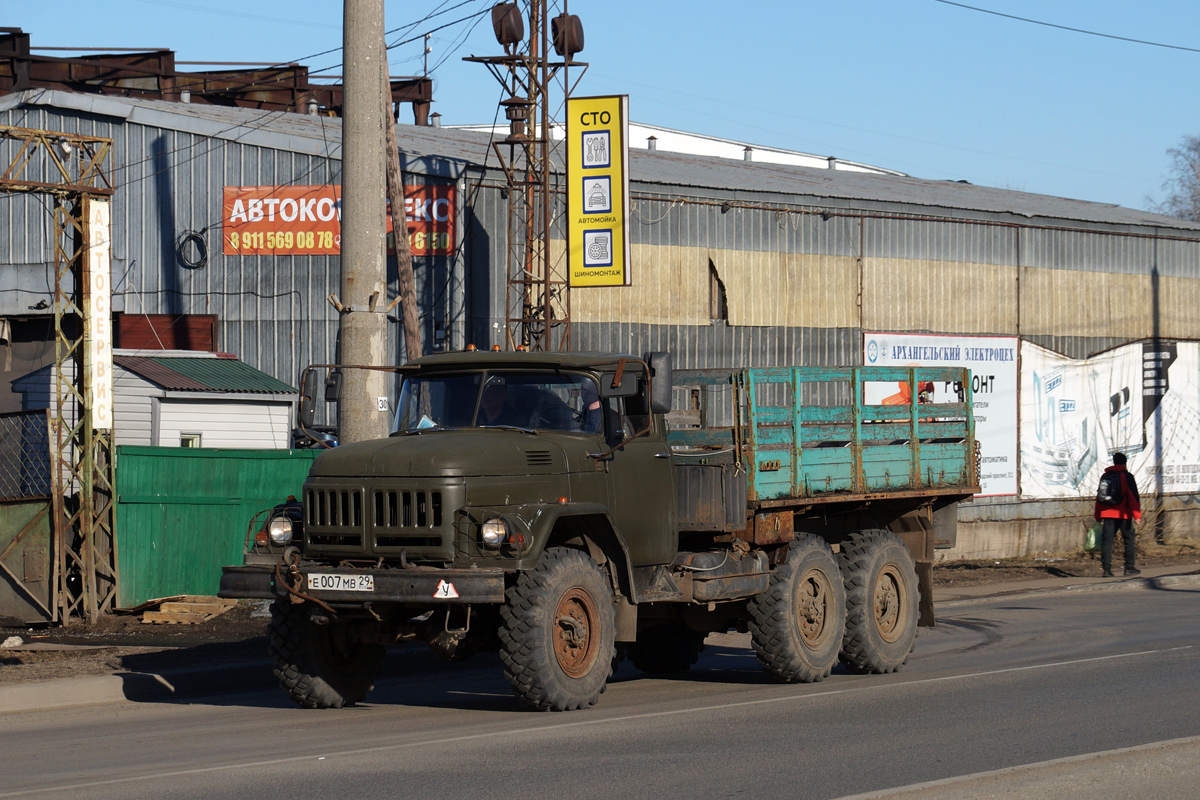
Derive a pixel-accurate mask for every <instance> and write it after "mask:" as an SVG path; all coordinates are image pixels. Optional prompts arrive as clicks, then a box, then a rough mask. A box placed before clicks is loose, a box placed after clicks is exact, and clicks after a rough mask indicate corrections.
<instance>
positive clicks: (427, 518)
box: [371, 489, 442, 551]
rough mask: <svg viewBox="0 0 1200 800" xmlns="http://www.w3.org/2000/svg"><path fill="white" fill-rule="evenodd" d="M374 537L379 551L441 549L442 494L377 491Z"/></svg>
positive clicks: (374, 507) (373, 517) (373, 522)
mask: <svg viewBox="0 0 1200 800" xmlns="http://www.w3.org/2000/svg"><path fill="white" fill-rule="evenodd" d="M373 496H374V506H373V510H374V515H373V516H372V518H371V523H372V524H371V527H372V531H371V532H372V534H373V536H374V539H375V548H376V549H377V550H381V551H382V550H386V549H388V548H401V547H440V546H441V544H442V537H441V535H440V533H439V534H438V535H431V533H434V532H436V531H433V530H432V529H437V528H441V527H442V493H441V492H423V491H419V490H418V491H406V490H397V489H376V490H375V491H374V492H373Z"/></svg>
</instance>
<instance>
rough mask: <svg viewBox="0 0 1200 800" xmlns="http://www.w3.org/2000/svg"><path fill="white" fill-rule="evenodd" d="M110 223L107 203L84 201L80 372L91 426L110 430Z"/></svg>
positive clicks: (102, 201) (111, 404)
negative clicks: (84, 298) (84, 286)
mask: <svg viewBox="0 0 1200 800" xmlns="http://www.w3.org/2000/svg"><path fill="white" fill-rule="evenodd" d="M111 228H112V226H111V220H110V210H109V205H108V201H107V200H95V199H89V200H88V201H87V253H86V255H85V257H84V281H85V282H86V283H87V307H86V308H85V309H84V311H85V315H84V318H83V350H84V352H83V369H84V386H85V387H87V402H88V405H89V406H90V409H91V415H92V427H93V428H95V429H96V430H106V429H109V428H112V426H113V418H112V409H113V401H112V370H113V365H112V302H111V298H112V263H111V241H110V238H109V237H110V235H111Z"/></svg>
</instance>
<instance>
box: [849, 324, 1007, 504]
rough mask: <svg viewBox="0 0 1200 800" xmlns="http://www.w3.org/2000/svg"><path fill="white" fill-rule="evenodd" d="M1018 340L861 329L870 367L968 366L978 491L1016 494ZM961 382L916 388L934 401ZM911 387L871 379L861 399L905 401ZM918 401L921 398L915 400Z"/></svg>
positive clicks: (945, 399) (948, 396)
mask: <svg viewBox="0 0 1200 800" xmlns="http://www.w3.org/2000/svg"><path fill="white" fill-rule="evenodd" d="M1017 341H1018V340H1017V339H1016V337H1007V336H955V335H938V334H920V333H865V334H864V335H863V363H864V364H866V365H867V366H868V367H872V366H882V367H966V368H967V369H969V370H971V397H972V399H973V401H974V408H975V438H976V439H977V440H978V442H979V450H980V454H981V457H982V458H981V464H980V470H979V473H980V474H979V483H980V488H981V491H980V496H981V497H982V496H988V495H1015V494H1016V493H1017ZM962 388H963V387H959V386H957V385H953V384H943V383H934V384H932V385H930V386H919V387H917V389H916V390H917V392H918V395H919V396H921V395H929V394H931V397H930V400H931V401H932V402H936V403H954V402H957V397H958V394H959V392H960V391H961V390H962ZM912 391H913V388H912V387H910V386H905V385H903V384H898V383H869V384H867V386H866V397H864V398H863V400H864V402H866V403H868V404H871V405H882V404H886V403H888V402H904V403H907V402H908V397H909V396H911V394H906V393H911V392H912ZM919 402H924V401H923V400H919Z"/></svg>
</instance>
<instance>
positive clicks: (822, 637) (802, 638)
mask: <svg viewBox="0 0 1200 800" xmlns="http://www.w3.org/2000/svg"><path fill="white" fill-rule="evenodd" d="M749 611H750V641H751V643H752V644H753V645H754V652H755V653H756V654H758V663H760V664H762V667H763V669H764V670H766V672H767V674H769V675H771V677H773V678H775V679H776V680H780V681H783V682H784V683H814V682H816V681H819V680H821V679H823V678H825V677H827V676H828V675H829V673H830V671H831V670H832V669H833V667H834V665H835V664H837V661H838V651H839V650H840V649H841V646H842V632H843V630H844V628H845V622H846V594H845V590H844V589H843V588H842V573H841V570H839V569H838V563H837V560H836V559H835V558H834V557H833V551H831V550H830V549H829V545H828V544H826V543H825V541H824V540H823V539H821V538H819V537H817V536H803V537H800V538H797V539H796V540H795V541H793V542H792V543H791V545H789V549H788V556H787V561H786V562H785V563H783V564H779V565H778V566H776V567H775V569H773V570H771V583H770V585H769V586H768V587H767V591H765V592H763V593H762V594H760V595H758V596H756V597H754V598H753V599H752V600H751V601H750V606H749Z"/></svg>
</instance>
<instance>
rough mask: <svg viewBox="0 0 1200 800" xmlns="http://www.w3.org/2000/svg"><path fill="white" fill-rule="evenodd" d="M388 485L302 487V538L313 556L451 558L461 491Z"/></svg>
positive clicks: (320, 484)
mask: <svg viewBox="0 0 1200 800" xmlns="http://www.w3.org/2000/svg"><path fill="white" fill-rule="evenodd" d="M436 486H437V488H434V487H432V486H427V487H420V486H411V485H410V486H403V485H402V486H400V487H396V486H395V485H394V484H392V485H388V484H386V483H383V484H376V485H371V482H368V483H367V484H366V485H359V486H347V485H345V484H341V485H334V484H332V482H331V483H329V484H324V483H323V482H321V481H320V480H313V481H311V482H309V483H308V484H307V485H306V486H305V487H304V537H305V541H306V543H307V545H308V547H309V551H310V553H311V554H313V555H320V554H321V552H322V551H325V552H326V553H327V554H328V555H338V556H343V557H358V558H370V557H376V556H388V555H399V554H400V551H401V550H403V551H405V552H406V553H407V555H408V556H409V557H411V558H413V559H416V560H420V559H422V558H425V559H430V558H434V559H438V560H442V559H446V560H448V559H449V558H453V545H454V525H453V519H454V515H453V513H452V509H453V508H455V507H457V505H458V504H461V502H462V496H461V495H462V490H461V487H457V486H453V485H451V486H447V485H445V484H444V483H442V482H441V481H438V482H437V483H436Z"/></svg>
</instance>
